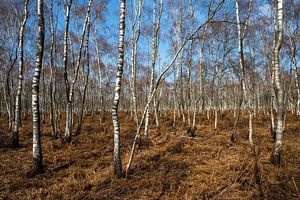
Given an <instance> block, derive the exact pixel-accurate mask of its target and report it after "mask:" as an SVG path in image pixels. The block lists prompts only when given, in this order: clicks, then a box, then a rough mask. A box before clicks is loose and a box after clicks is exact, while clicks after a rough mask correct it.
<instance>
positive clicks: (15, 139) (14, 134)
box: [12, 0, 29, 148]
mask: <svg viewBox="0 0 300 200" xmlns="http://www.w3.org/2000/svg"><path fill="white" fill-rule="evenodd" d="M28 3H29V0H24V16H23V21H22V22H21V23H20V34H19V76H18V89H17V95H16V103H15V119H14V123H13V130H12V147H13V148H17V147H19V129H20V125H21V94H22V86H23V73H24V32H25V26H26V22H27V18H28Z"/></svg>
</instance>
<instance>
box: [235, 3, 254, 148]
mask: <svg viewBox="0 0 300 200" xmlns="http://www.w3.org/2000/svg"><path fill="white" fill-rule="evenodd" d="M251 8H252V0H250V1H249V7H248V14H247V18H246V21H245V26H244V28H243V30H242V28H241V23H240V15H239V1H238V0H236V1H235V10H236V22H237V32H238V46H239V47H238V51H239V65H240V71H241V81H240V83H241V91H240V102H239V104H238V108H237V116H236V119H235V123H234V130H233V133H232V135H231V140H232V141H234V142H236V140H237V138H236V131H237V123H238V121H239V117H240V109H241V106H242V104H243V101H246V104H247V108H248V111H249V116H250V117H249V125H250V126H249V142H250V144H251V146H253V142H252V128H250V127H252V116H253V113H252V111H251V110H250V107H251V106H249V105H248V104H249V103H250V102H249V100H248V99H247V98H248V97H247V90H246V82H245V78H246V77H245V76H246V75H245V58H244V49H243V48H244V47H243V42H244V38H245V35H246V31H247V27H248V23H249V18H250V12H251Z"/></svg>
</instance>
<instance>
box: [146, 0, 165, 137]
mask: <svg viewBox="0 0 300 200" xmlns="http://www.w3.org/2000/svg"><path fill="white" fill-rule="evenodd" d="M161 15H162V0H160V2H159V11H158V19H157V20H156V0H153V38H152V55H151V80H150V89H149V92H148V99H147V101H149V99H150V97H151V93H152V92H153V89H154V83H155V82H154V80H155V64H156V57H157V51H158V45H159V29H160V19H161ZM149 110H150V108H148V110H147V113H146V119H145V120H146V121H145V131H144V135H145V137H148V127H149Z"/></svg>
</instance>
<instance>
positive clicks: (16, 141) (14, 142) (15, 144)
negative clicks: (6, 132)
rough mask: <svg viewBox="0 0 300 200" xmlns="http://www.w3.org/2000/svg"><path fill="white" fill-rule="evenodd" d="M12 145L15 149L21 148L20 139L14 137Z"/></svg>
mask: <svg viewBox="0 0 300 200" xmlns="http://www.w3.org/2000/svg"><path fill="white" fill-rule="evenodd" d="M11 147H12V148H14V149H15V148H19V147H20V143H19V139H16V138H12V140H11Z"/></svg>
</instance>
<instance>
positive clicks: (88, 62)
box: [76, 16, 91, 135]
mask: <svg viewBox="0 0 300 200" xmlns="http://www.w3.org/2000/svg"><path fill="white" fill-rule="evenodd" d="M90 27H91V24H90V16H88V25H87V34H86V44H85V46H86V67H87V72H86V76H85V82H84V89H83V94H82V99H81V108H80V113H79V118H78V123H77V129H76V135H78V134H80V131H81V125H82V119H83V109H84V103H85V97H86V89H87V86H88V83H89V75H90V61H89V59H90V53H89V36H90Z"/></svg>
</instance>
